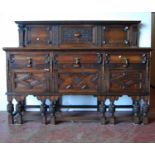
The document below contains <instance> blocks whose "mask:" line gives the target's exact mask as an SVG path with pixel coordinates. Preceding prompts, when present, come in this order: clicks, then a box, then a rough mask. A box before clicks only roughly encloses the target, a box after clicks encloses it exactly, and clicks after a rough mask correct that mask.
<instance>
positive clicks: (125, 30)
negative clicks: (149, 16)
mask: <svg viewBox="0 0 155 155" xmlns="http://www.w3.org/2000/svg"><path fill="white" fill-rule="evenodd" d="M137 40H138V29H137V26H134V27H131V26H128V25H106V26H103V27H102V46H104V47H128V46H137Z"/></svg>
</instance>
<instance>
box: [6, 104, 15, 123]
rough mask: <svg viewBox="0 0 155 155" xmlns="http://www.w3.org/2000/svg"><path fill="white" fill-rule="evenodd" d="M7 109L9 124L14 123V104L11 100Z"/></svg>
mask: <svg viewBox="0 0 155 155" xmlns="http://www.w3.org/2000/svg"><path fill="white" fill-rule="evenodd" d="M7 111H8V123H9V124H14V115H13V112H14V105H13V103H12V102H11V101H9V103H8V104H7Z"/></svg>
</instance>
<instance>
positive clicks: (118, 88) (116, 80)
mask: <svg viewBox="0 0 155 155" xmlns="http://www.w3.org/2000/svg"><path fill="white" fill-rule="evenodd" d="M145 74H146V73H145V71H144V70H128V71H125V70H109V85H108V91H109V92H110V93H124V94H125V93H140V92H144V91H146V81H145V80H146V78H145V77H146V75H145Z"/></svg>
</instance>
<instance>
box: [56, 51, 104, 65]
mask: <svg viewBox="0 0 155 155" xmlns="http://www.w3.org/2000/svg"><path fill="white" fill-rule="evenodd" d="M54 59H55V61H56V64H58V66H59V67H61V68H83V67H85V68H94V67H98V65H99V64H101V63H102V54H101V53H89V52H85V53H84V54H80V53H78V52H76V53H66V54H65V53H61V54H56V55H55V56H54Z"/></svg>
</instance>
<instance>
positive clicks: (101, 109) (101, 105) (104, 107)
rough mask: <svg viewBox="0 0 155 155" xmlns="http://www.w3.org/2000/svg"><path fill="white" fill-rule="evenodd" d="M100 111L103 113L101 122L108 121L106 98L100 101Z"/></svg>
mask: <svg viewBox="0 0 155 155" xmlns="http://www.w3.org/2000/svg"><path fill="white" fill-rule="evenodd" d="M100 112H101V114H102V117H101V124H106V123H107V119H106V115H105V113H106V105H105V100H103V101H101V103H100Z"/></svg>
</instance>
